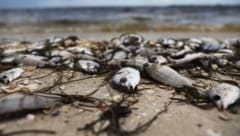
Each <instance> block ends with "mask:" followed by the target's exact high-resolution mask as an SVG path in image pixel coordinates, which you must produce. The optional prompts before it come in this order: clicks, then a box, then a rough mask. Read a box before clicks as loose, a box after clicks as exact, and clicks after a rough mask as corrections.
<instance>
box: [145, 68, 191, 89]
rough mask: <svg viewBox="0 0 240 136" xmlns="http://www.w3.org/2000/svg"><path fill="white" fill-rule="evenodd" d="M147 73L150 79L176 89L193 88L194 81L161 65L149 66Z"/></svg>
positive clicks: (146, 69)
mask: <svg viewBox="0 0 240 136" xmlns="http://www.w3.org/2000/svg"><path fill="white" fill-rule="evenodd" d="M145 71H146V73H147V74H148V76H149V77H151V78H152V79H154V80H156V81H159V82H161V83H164V84H167V85H170V86H171V87H174V88H182V87H192V86H193V81H191V80H190V79H188V78H186V77H184V76H182V75H180V74H179V73H178V72H176V71H175V70H174V69H172V68H170V67H168V66H166V65H159V64H150V63H149V64H148V65H146V66H145Z"/></svg>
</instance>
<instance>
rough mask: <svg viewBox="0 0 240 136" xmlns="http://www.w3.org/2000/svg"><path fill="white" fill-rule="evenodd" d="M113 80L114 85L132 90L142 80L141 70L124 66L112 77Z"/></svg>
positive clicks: (127, 90)
mask: <svg viewBox="0 0 240 136" xmlns="http://www.w3.org/2000/svg"><path fill="white" fill-rule="evenodd" d="M111 82H112V84H113V86H116V87H120V89H122V90H124V91H125V92H132V91H134V90H136V88H137V86H138V84H139V82H140V72H139V71H138V70H137V69H134V68H131V67H124V68H122V69H120V70H119V71H118V72H117V73H116V74H115V75H114V76H113V77H112V80H111Z"/></svg>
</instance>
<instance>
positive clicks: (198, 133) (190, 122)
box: [0, 32, 240, 136]
mask: <svg viewBox="0 0 240 136" xmlns="http://www.w3.org/2000/svg"><path fill="white" fill-rule="evenodd" d="M142 34H143V35H144V36H145V37H146V38H149V39H155V38H159V37H173V38H183V37H199V36H211V37H215V38H217V39H225V38H233V37H240V33H198V32H187V33H173V32H169V33H167V32H165V33H154V32H144V33H142ZM53 35H57V36H67V35H75V33H57V34H56V33H49V34H45V33H44V34H26V35H19V34H11V35H7V34H3V33H2V34H0V39H3V38H6V39H19V40H23V39H24V40H31V41H38V40H42V39H45V38H47V37H49V36H53ZM77 35H78V36H79V37H80V38H82V39H85V38H87V39H95V40H109V38H110V37H114V36H118V35H119V33H84V34H83V33H80V34H77ZM50 71H51V70H34V71H32V72H31V77H34V76H36V77H38V76H41V75H45V74H47V73H48V72H50ZM86 76H88V75H84V74H82V73H74V77H75V78H83V77H86ZM23 77H24V76H23ZM54 78H56V73H55V74H51V75H49V76H47V77H45V78H43V79H40V80H41V81H42V82H43V84H46V85H48V84H51V83H52V82H53V81H54ZM22 79H23V78H22ZM22 79H19V80H22ZM103 79H104V78H103V77H98V78H90V79H86V80H81V81H77V82H73V83H70V84H67V85H64V87H62V88H64V89H60V88H55V89H54V91H60V90H61V91H63V92H65V93H67V94H87V93H89V92H91V91H93V90H94V89H96V88H97V87H98V85H99V84H101V81H102V80H103ZM31 82H34V81H31ZM142 82H145V81H144V80H143V81H142ZM139 88H148V89H144V90H143V91H141V92H140V95H136V97H135V98H136V99H138V100H139V102H138V103H136V104H135V105H133V107H134V109H133V113H132V114H131V115H130V116H129V117H127V118H126V119H125V122H124V123H123V128H124V129H126V130H133V129H134V128H136V127H137V126H138V125H139V124H144V123H145V122H147V121H148V120H149V119H151V118H153V117H154V115H155V114H157V112H159V111H164V109H165V104H168V103H169V102H170V98H171V97H172V93H173V90H171V89H161V88H159V87H158V86H156V85H144V84H141V85H140V86H139ZM108 90H109V89H108V88H107V87H106V86H104V87H102V88H101V89H100V90H99V91H98V92H97V93H96V94H94V96H95V97H99V98H107V97H108V96H109V91H108ZM110 90H111V92H112V93H113V94H115V93H117V91H116V90H112V89H110ZM81 108H84V107H80V108H73V107H72V106H70V105H66V106H63V107H62V108H61V109H60V114H59V115H58V116H54V117H53V116H51V115H49V114H45V113H42V112H40V113H36V114H34V115H35V118H34V120H31V119H27V117H26V116H24V117H21V118H16V119H10V120H9V119H8V120H5V121H2V122H0V130H2V131H3V133H5V134H6V133H10V134H11V133H13V132H16V131H22V130H51V131H55V132H56V134H55V135H58V136H76V135H79V136H80V135H92V134H91V133H90V132H89V131H87V130H85V131H77V129H78V128H80V127H83V126H84V125H85V124H86V123H89V122H91V121H94V120H95V119H96V118H97V113H98V111H97V110H96V109H93V108H90V109H88V110H82V109H81ZM223 114H224V113H223V112H221V111H218V110H217V109H216V108H211V109H208V110H204V109H200V108H198V107H195V106H193V105H191V104H188V103H185V102H177V101H173V102H172V103H171V104H170V105H168V110H167V111H166V112H163V113H161V114H160V115H159V116H158V118H157V119H156V120H155V121H154V122H153V123H152V125H151V126H150V127H149V128H148V129H147V130H146V131H144V132H141V133H139V134H137V135H144V136H145V135H146V136H154V135H161V136H239V135H240V125H239V122H240V114H229V115H228V116H229V118H230V119H229V120H227V121H226V120H222V119H221V118H220V117H219V116H223ZM0 134H1V133H0ZM214 134H215V135H214ZM22 135H24V136H32V135H34V133H23V134H22ZM35 135H38V136H46V135H48V134H47V133H35ZM49 135H50V134H49ZM103 135H104V134H103Z"/></svg>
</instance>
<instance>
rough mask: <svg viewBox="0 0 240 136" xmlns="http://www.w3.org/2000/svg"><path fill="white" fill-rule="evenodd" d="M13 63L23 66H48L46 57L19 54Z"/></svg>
mask: <svg viewBox="0 0 240 136" xmlns="http://www.w3.org/2000/svg"><path fill="white" fill-rule="evenodd" d="M14 62H15V63H17V64H18V65H23V66H36V67H46V66H48V65H49V62H48V58H47V57H42V56H36V55H31V54H19V55H17V56H16V57H15V58H14Z"/></svg>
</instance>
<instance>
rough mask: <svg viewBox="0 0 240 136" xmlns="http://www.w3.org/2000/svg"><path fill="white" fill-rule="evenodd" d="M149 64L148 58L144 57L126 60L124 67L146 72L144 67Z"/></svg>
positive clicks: (123, 62)
mask: <svg viewBox="0 0 240 136" xmlns="http://www.w3.org/2000/svg"><path fill="white" fill-rule="evenodd" d="M147 63H148V58H146V57H142V56H136V57H134V58H131V59H126V60H123V61H122V64H123V65H124V66H129V67H134V68H137V69H138V70H140V71H143V70H144V65H145V64H147Z"/></svg>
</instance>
